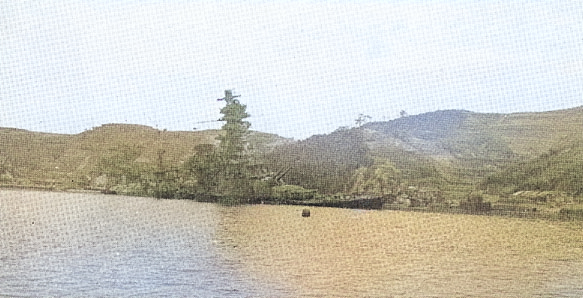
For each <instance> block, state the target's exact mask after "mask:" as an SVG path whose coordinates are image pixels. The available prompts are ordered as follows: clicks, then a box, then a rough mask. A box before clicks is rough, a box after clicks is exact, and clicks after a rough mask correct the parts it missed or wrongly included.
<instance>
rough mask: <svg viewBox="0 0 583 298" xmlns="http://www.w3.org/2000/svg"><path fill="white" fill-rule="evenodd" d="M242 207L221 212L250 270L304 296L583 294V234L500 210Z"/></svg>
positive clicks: (228, 233)
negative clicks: (491, 213) (307, 213)
mask: <svg viewBox="0 0 583 298" xmlns="http://www.w3.org/2000/svg"><path fill="white" fill-rule="evenodd" d="M301 209H302V208H299V207H295V206H261V205H259V206H243V207H238V208H233V209H232V210H230V212H226V213H224V214H223V216H222V229H220V230H219V233H220V235H221V236H220V237H222V238H225V239H229V241H231V242H232V246H234V247H236V252H235V253H236V254H238V255H239V256H240V258H241V260H243V261H244V263H245V264H246V267H247V268H248V270H249V271H250V272H252V274H255V275H257V276H259V277H260V278H265V279H276V280H278V281H279V282H287V283H288V284H289V285H291V286H293V287H296V288H297V289H299V291H300V294H301V295H305V296H321V295H330V296H367V297H371V296H380V297H386V296H432V295H434V296H440V297H442V296H447V297H451V296H464V297H468V296H476V297H480V296H489V297H491V296H498V297H508V296H521V297H524V296H526V297H533V296H552V297H557V296H567V297H569V296H570V297H580V296H583V284H582V283H581V280H583V262H582V261H583V231H582V229H581V226H578V227H577V226H573V224H572V223H571V224H565V223H549V222H543V221H527V220H519V219H505V218H497V217H484V216H470V215H451V214H424V213H408V212H396V211H362V210H347V209H333V208H312V210H311V211H312V212H311V217H308V218H304V217H301Z"/></svg>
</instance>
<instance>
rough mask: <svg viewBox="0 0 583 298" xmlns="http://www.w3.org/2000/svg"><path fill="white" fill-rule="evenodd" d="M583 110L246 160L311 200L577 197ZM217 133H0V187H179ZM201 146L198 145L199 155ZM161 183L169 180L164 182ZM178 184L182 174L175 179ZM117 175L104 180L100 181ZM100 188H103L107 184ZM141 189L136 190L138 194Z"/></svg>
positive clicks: (439, 115)
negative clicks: (311, 193) (527, 194)
mask: <svg viewBox="0 0 583 298" xmlns="http://www.w3.org/2000/svg"><path fill="white" fill-rule="evenodd" d="M582 128H583V107H579V108H573V109H568V110H560V111H552V112H544V113H518V114H507V115H505V114H479V113H473V112H468V111H458V110H451V111H437V112H433V113H425V114H421V115H414V116H408V117H402V118H399V119H395V120H392V121H386V122H372V123H367V124H365V125H363V126H361V127H358V128H351V129H346V128H344V129H338V130H337V131H335V132H333V133H330V134H327V135H316V136H313V137H310V138H308V139H306V140H303V141H298V142H294V141H290V140H287V139H284V138H281V137H278V136H276V135H270V134H264V133H259V132H254V133H252V134H251V135H250V136H249V137H248V140H249V143H250V144H249V146H248V150H249V152H251V153H252V156H253V163H254V165H256V166H257V168H256V169H254V171H255V170H256V172H257V173H259V172H260V171H262V172H263V174H264V175H263V174H258V175H257V177H259V178H260V177H263V178H261V179H264V178H270V176H271V178H274V177H277V179H278V183H279V184H281V183H282V181H285V183H287V184H292V185H297V186H301V187H303V188H305V189H308V190H315V191H317V192H319V193H321V194H338V193H342V194H350V195H372V196H383V197H390V198H393V199H394V198H397V199H399V198H401V199H404V198H407V199H412V198H415V199H416V200H423V199H427V198H431V200H432V202H433V201H434V200H435V199H436V197H445V198H446V199H447V200H453V201H455V202H459V201H461V200H463V199H464V198H465V197H468V196H469V193H470V192H472V191H473V192H475V191H486V192H487V193H489V194H493V195H507V194H509V193H513V192H516V191H560V192H565V193H569V194H571V195H582V190H581V186H580V181H583V179H581V178H583V176H582V174H581V170H580V169H581V168H583V162H582V159H583V158H582V156H583V149H582V147H583V145H582V144H583V134H582V133H581V131H582ZM219 133H220V131H216V130H214V131H213V130H209V131H198V132H172V131H160V130H157V129H153V128H151V127H147V126H140V125H125V124H109V125H103V126H101V127H97V128H94V129H92V130H89V131H86V132H83V133H80V134H77V135H59V134H47V133H37V132H29V131H25V130H18V129H9V128H1V129H0V141H1V142H0V157H1V159H0V184H3V185H26V186H41V187H54V188H91V187H105V188H107V187H110V186H112V185H113V184H115V185H126V186H128V185H129V186H131V185H134V186H132V187H136V185H142V186H143V185H147V184H152V183H158V182H156V181H160V179H161V176H160V175H162V174H160V173H164V174H163V175H166V176H164V177H162V178H164V179H166V180H167V181H172V180H184V179H185V177H184V173H178V172H177V171H179V170H180V165H182V164H183V163H184V162H186V161H187V160H188V159H189V158H190V157H192V156H193V155H196V154H201V152H203V153H204V152H208V150H209V148H212V146H213V145H216V144H217V140H216V137H217V135H218V134H219ZM204 144H206V145H209V146H211V147H204V146H203V147H201V145H204ZM169 173H170V174H169ZM181 175H182V176H181ZM104 176H107V177H110V178H111V177H117V179H116V180H115V181H113V182H112V180H111V179H110V180H109V181H108V182H104V181H103V177H104ZM108 183H109V184H108ZM142 186H140V187H142Z"/></svg>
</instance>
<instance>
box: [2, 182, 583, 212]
mask: <svg viewBox="0 0 583 298" xmlns="http://www.w3.org/2000/svg"><path fill="white" fill-rule="evenodd" d="M3 189H5V190H28V191H47V192H62V193H87V194H103V195H120V196H122V195H124V194H117V193H115V192H111V191H107V190H105V189H103V190H101V189H59V188H55V187H46V186H27V185H0V190H3ZM126 196H131V195H126ZM138 197H144V198H153V199H159V200H191V201H196V202H201V203H216V204H223V205H260V204H266V205H289V206H306V207H327V208H340V209H355V210H393V211H405V212H420V213H441V214H465V215H480V216H497V217H506V218H525V219H540V220H548V221H583V212H578V210H575V212H544V211H537V209H536V208H519V207H520V206H518V205H516V206H512V207H513V208H505V207H508V206H505V205H497V204H493V205H492V206H491V208H489V209H488V210H479V209H464V208H460V207H459V206H446V205H434V206H425V207H419V206H417V207H411V206H404V205H402V204H395V203H389V202H387V200H386V199H383V198H381V197H366V198H363V197H351V198H350V199H311V200H305V201H301V200H285V201H273V200H261V199H248V200H245V201H243V200H239V199H229V198H226V197H214V196H213V197H212V198H211V197H210V196H209V197H200V198H196V197H176V198H170V199H164V198H156V197H152V196H138ZM561 211H562V210H561Z"/></svg>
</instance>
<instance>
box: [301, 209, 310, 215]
mask: <svg viewBox="0 0 583 298" xmlns="http://www.w3.org/2000/svg"><path fill="white" fill-rule="evenodd" d="M302 217H310V209H304V210H302Z"/></svg>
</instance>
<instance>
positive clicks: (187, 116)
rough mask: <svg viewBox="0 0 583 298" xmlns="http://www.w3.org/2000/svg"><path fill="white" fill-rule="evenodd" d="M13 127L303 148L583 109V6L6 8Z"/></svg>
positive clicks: (0, 81)
mask: <svg viewBox="0 0 583 298" xmlns="http://www.w3.org/2000/svg"><path fill="white" fill-rule="evenodd" d="M0 20H1V21H0V126H1V127H17V128H23V129H28V130H33V131H43V132H56V133H79V132H82V131H84V130H87V129H91V128H92V127H96V126H100V125H102V124H106V123H131V124H144V125H148V126H152V127H155V128H159V129H168V130H192V129H193V128H195V127H196V128H197V129H198V130H201V129H208V128H220V127H221V125H222V123H221V122H209V123H200V122H203V121H210V120H216V119H218V118H219V117H220V114H219V109H220V108H221V107H222V106H223V105H224V102H217V101H216V99H217V98H220V97H223V93H224V90H225V89H233V91H234V93H235V94H241V98H240V101H241V102H242V103H244V104H246V105H247V110H248V112H249V113H250V114H251V118H249V121H250V122H251V123H252V127H251V128H252V129H254V130H259V131H263V132H269V133H277V134H279V135H282V136H284V137H293V138H296V139H303V138H306V137H309V136H310V135H313V134H322V133H329V132H331V131H333V130H335V129H336V128H338V127H339V126H351V125H354V120H355V119H356V118H357V117H358V115H359V114H361V113H362V114H366V115H370V116H371V117H372V120H373V121H382V120H390V119H394V118H397V117H399V112H400V111H401V110H405V111H407V113H409V114H410V115H413V114H419V113H423V112H430V111H436V110H445V109H465V110H470V111H475V112H497V113H510V112H521V111H547V110H555V109H563V108H571V107H575V106H581V105H583V2H581V1H580V0H574V1H557V0H552V1H294V2H291V1H290V2H282V1H270V2H263V1H212V2H211V1H204V2H203V1H110V2H109V1H2V0H0Z"/></svg>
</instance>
